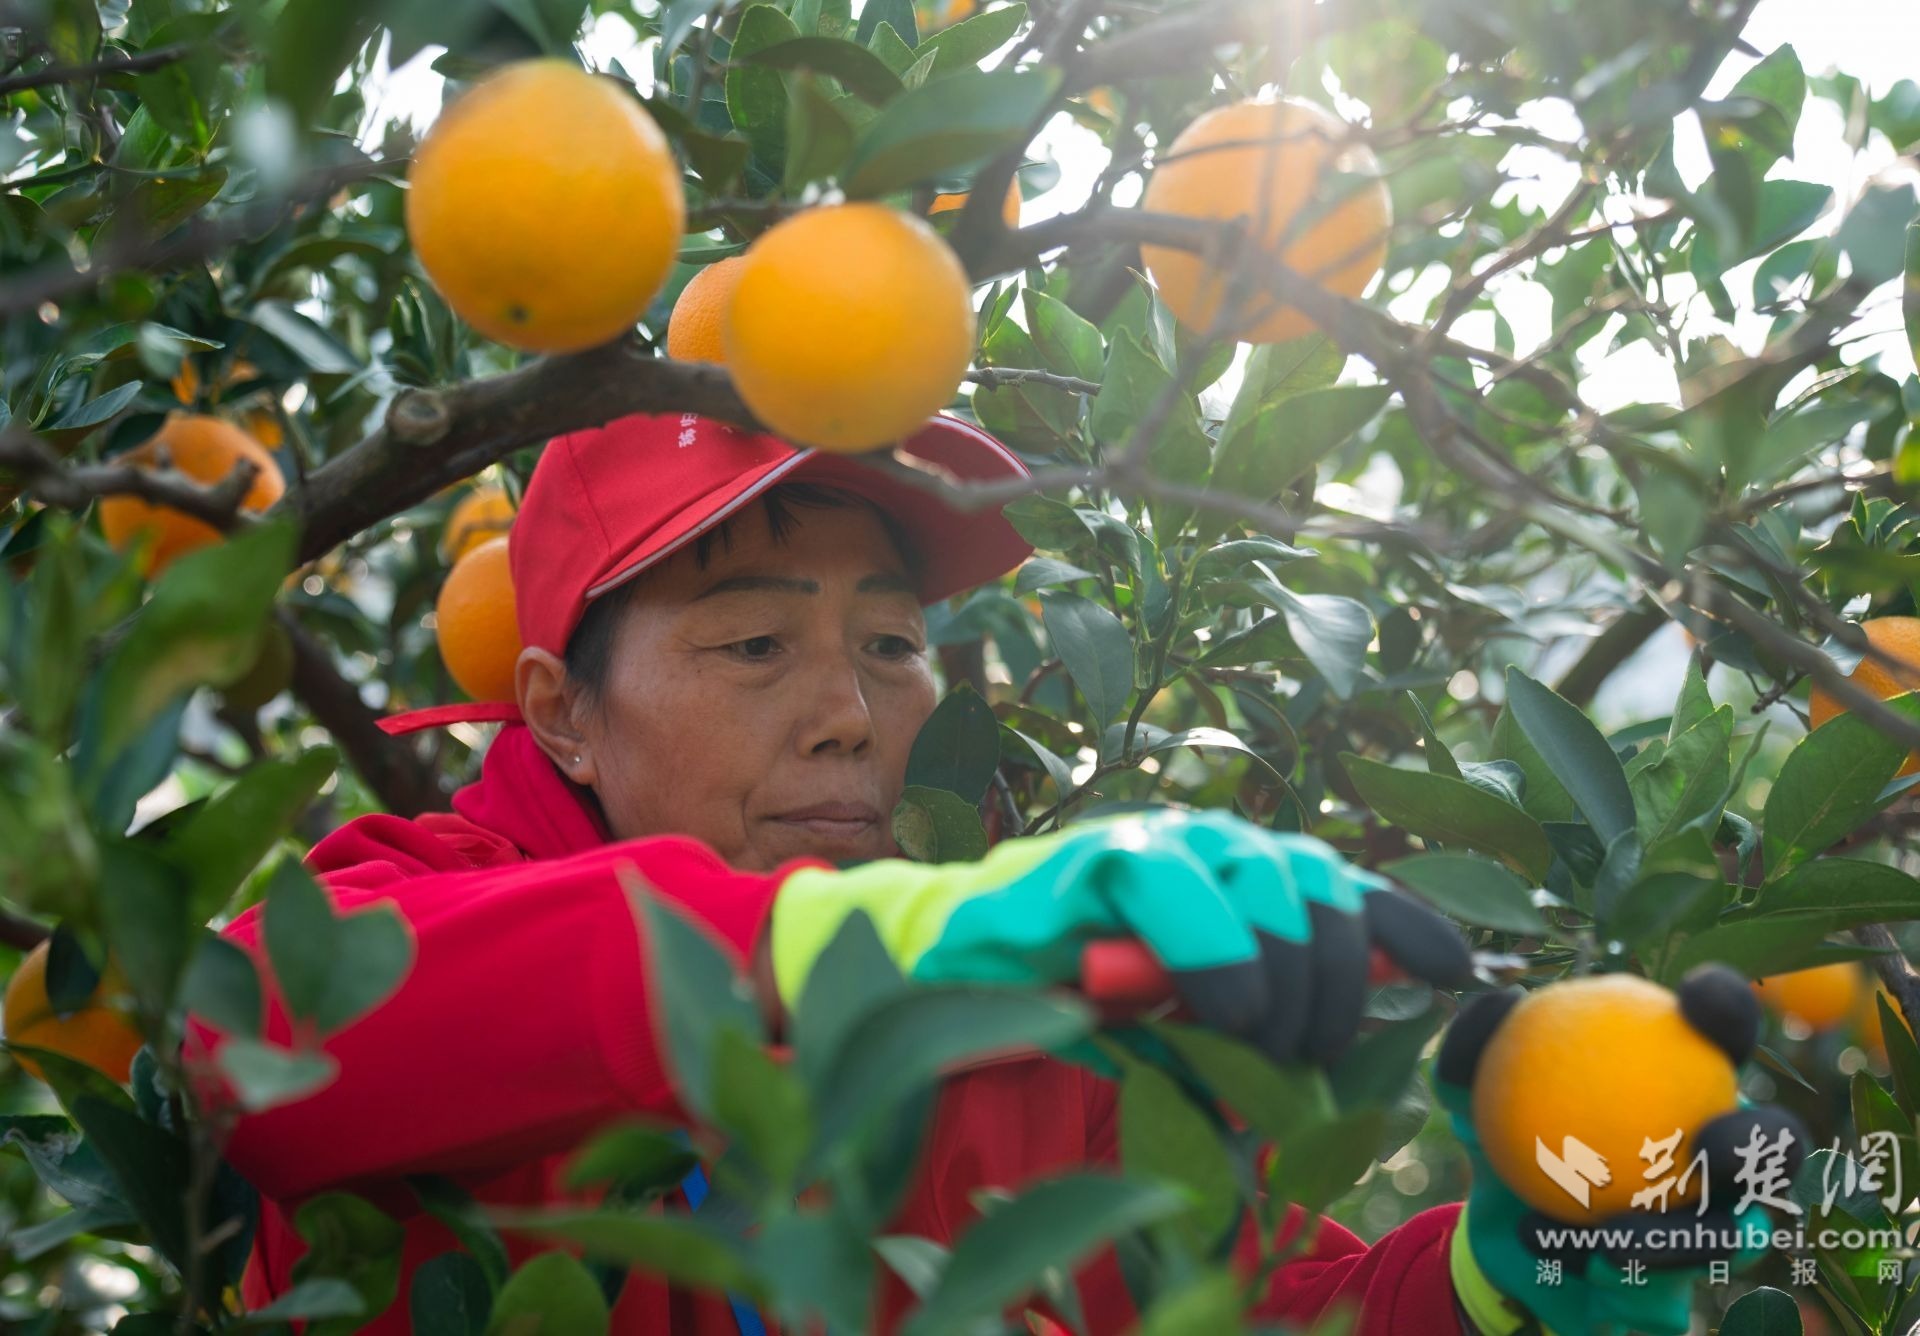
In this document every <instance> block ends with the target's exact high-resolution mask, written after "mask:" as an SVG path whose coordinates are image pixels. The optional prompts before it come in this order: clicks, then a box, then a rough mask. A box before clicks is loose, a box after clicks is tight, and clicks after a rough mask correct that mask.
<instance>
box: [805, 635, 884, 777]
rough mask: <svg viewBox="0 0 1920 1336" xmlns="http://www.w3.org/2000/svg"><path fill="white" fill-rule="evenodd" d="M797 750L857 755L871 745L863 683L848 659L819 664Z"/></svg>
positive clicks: (870, 715) (870, 723)
mask: <svg viewBox="0 0 1920 1336" xmlns="http://www.w3.org/2000/svg"><path fill="white" fill-rule="evenodd" d="M810 695H811V699H810V701H809V704H808V709H807V714H806V719H805V722H804V724H803V725H802V736H801V750H802V751H804V752H806V753H807V754H808V755H813V754H815V753H820V752H836V751H837V752H845V753H848V754H850V755H851V754H857V753H859V752H861V751H862V750H864V749H866V748H869V747H871V746H872V745H873V711H872V709H871V708H870V707H869V706H868V703H867V690H866V683H865V682H864V681H863V680H862V679H861V676H860V670H859V668H858V666H857V665H856V664H855V662H854V660H853V659H852V657H851V656H847V657H836V658H833V659H831V660H830V661H828V662H826V663H824V664H822V666H821V668H820V671H819V673H818V674H817V675H816V676H815V678H814V680H813V682H812V684H811V691H810Z"/></svg>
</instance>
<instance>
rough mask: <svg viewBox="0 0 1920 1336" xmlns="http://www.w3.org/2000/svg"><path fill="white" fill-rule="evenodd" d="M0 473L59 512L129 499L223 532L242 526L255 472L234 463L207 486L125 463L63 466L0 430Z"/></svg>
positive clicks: (48, 452) (19, 435) (36, 442)
mask: <svg viewBox="0 0 1920 1336" xmlns="http://www.w3.org/2000/svg"><path fill="white" fill-rule="evenodd" d="M0 471H5V472H7V473H10V474H12V475H14V478H15V479H16V480H18V481H19V482H21V483H23V484H24V485H25V491H26V493H27V495H29V496H32V497H34V498H35V499H37V500H39V501H43V502H45V503H46V504H47V505H50V506H58V507H60V508H61V509H62V510H84V509H85V508H86V507H87V506H89V505H91V504H92V503H93V501H94V500H95V499H96V498H97V497H102V496H117V495H130V496H137V497H139V498H140V499H141V500H142V501H146V502H148V503H149V504H151V505H156V506H167V507H169V508H171V509H174V510H178V511H180V512H181V513H183V514H186V515H191V516H192V517H193V518H194V519H197V520H203V521H205V522H206V523H208V524H211V525H212V526H213V527H214V528H216V529H220V530H222V531H223V532H224V531H230V530H232V529H235V528H238V527H240V526H242V525H243V524H245V523H247V522H248V521H247V520H246V519H245V517H244V516H242V515H241V514H240V502H241V500H242V499H243V498H245V496H246V494H247V489H248V488H250V487H252V486H253V479H254V475H255V474H257V473H258V472H259V469H258V468H256V467H255V466H254V464H253V463H252V462H251V461H249V460H245V459H242V460H239V461H237V462H236V463H235V464H234V467H233V471H232V472H231V473H229V474H228V475H227V476H226V477H225V478H223V479H221V480H220V481H219V482H217V483H215V484H213V485H212V486H210V487H209V486H203V485H201V484H200V483H197V482H195V481H194V480H193V479H191V478H189V477H188V476H187V475H186V474H184V473H177V472H174V471H172V470H167V471H164V472H162V471H155V470H150V469H142V468H133V467H131V466H128V465H125V464H78V465H73V466H71V467H69V466H68V465H67V464H66V463H65V462H64V461H63V460H62V459H61V457H60V455H59V454H58V453H57V452H55V451H54V450H53V449H52V448H51V447H50V446H48V445H47V444H46V443H45V442H44V441H42V440H40V439H39V438H38V437H36V436H33V435H31V434H29V433H27V432H24V431H20V430H17V429H14V428H8V429H7V430H5V431H0ZM0 495H3V493H0Z"/></svg>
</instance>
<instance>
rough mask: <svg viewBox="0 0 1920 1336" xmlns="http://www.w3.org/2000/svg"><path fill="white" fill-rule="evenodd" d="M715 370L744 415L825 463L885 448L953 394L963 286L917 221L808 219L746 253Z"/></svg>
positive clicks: (867, 214)
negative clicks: (722, 367)
mask: <svg viewBox="0 0 1920 1336" xmlns="http://www.w3.org/2000/svg"><path fill="white" fill-rule="evenodd" d="M745 260H746V262H745V264H744V265H742V267H741V270H740V276H739V279H738V282H737V285H736V287H735V289H734V296H733V304H732V306H730V307H729V308H728V311H727V320H726V354H727V356H726V360H727V366H728V369H730V370H731V371H732V372H733V383H734V388H735V389H737V390H738V391H739V392H740V397H741V398H742V399H743V400H745V401H746V405H747V407H748V408H750V409H752V410H753V415H754V416H755V417H757V418H759V419H760V421H761V422H763V423H765V424H766V425H767V427H768V428H769V429H770V430H772V431H773V432H775V433H776V434H777V435H780V436H783V437H785V438H786V439H787V440H789V441H792V442H793V443H795V444H797V445H809V446H814V447H816V448H817V449H820V450H826V451H830V452H833V453H837V454H852V453H856V452H859V451H862V450H873V449H878V448H879V447H881V446H885V445H891V444H893V443H894V442H895V441H898V440H900V439H901V438H902V437H905V436H908V435H911V434H912V433H913V432H914V431H916V430H918V429H919V427H920V426H921V424H922V423H924V422H925V421H926V420H927V419H928V418H929V417H931V416H933V414H934V413H936V412H938V411H939V410H940V409H941V408H943V407H944V406H946V404H948V403H949V402H950V401H951V400H952V399H953V396H954V394H955V393H956V392H957V391H958V390H959V388H960V380H961V378H962V377H963V376H965V375H966V373H967V362H968V360H969V359H970V358H971V357H972V356H973V285H972V283H971V282H970V281H969V280H968V278H967V271H966V270H965V269H964V268H962V267H961V264H960V259H959V257H958V256H956V255H955V254H954V253H953V251H952V249H951V248H950V247H949V246H948V245H947V243H946V242H945V241H943V240H941V239H940V236H939V234H938V233H936V232H935V231H934V230H933V228H931V227H930V226H928V225H927V223H926V221H925V220H924V219H920V218H915V217H913V216H912V215H910V214H905V213H900V212H898V211H896V210H893V209H889V208H887V207H886V206H884V205H880V204H833V205H828V206H827V207H825V208H819V209H809V210H807V211H806V212H805V213H800V214H795V215H794V216H793V217H791V218H789V219H787V220H786V221H785V222H782V223H780V224H779V225H778V226H776V227H773V228H771V229H770V230H768V231H767V232H765V233H764V234H762V235H761V237H760V238H759V239H758V240H757V241H755V242H754V243H753V245H752V247H751V248H750V249H749V250H748V251H747V254H746V257H745Z"/></svg>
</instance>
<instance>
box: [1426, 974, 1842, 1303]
mask: <svg viewBox="0 0 1920 1336" xmlns="http://www.w3.org/2000/svg"><path fill="white" fill-rule="evenodd" d="M1676 991H1677V993H1678V995H1679V998H1680V1004H1681V1009H1682V1012H1683V1013H1684V1014H1686V1015H1687V1016H1688V1018H1689V1019H1694V1018H1695V1017H1696V1016H1702V1015H1710V1016H1711V1017H1712V1020H1711V1022H1710V1023H1709V1024H1708V1025H1705V1026H1702V1025H1701V1024H1700V1023H1699V1022H1698V1021H1696V1028H1701V1029H1702V1030H1703V1032H1705V1031H1706V1030H1709V1029H1710V1030H1711V1033H1709V1034H1708V1036H1707V1037H1708V1038H1710V1039H1712V1040H1713V1041H1714V1042H1715V1043H1716V1044H1718V1045H1720V1046H1721V1047H1722V1048H1723V1049H1724V1050H1725V1051H1726V1052H1727V1054H1728V1056H1729V1057H1730V1058H1732V1060H1733V1062H1734V1064H1735V1065H1736V1066H1737V1065H1739V1064H1740V1063H1741V1062H1743V1061H1745V1060H1746V1057H1747V1055H1748V1054H1749V1053H1750V1052H1751V1050H1752V1047H1753V1044H1754V1041H1755V1039H1756V1037H1757V1035H1758V1031H1759V1023H1760V1018H1759V1008H1758V1003H1757V1002H1755V1001H1754V999H1753V994H1752V991H1751V989H1749V988H1748V987H1747V983H1746V981H1745V980H1744V979H1742V978H1740V977H1739V976H1738V975H1735V974H1734V973H1733V972H1732V971H1730V970H1727V969H1725V968H1724V967H1721V966H1716V965H1708V966H1701V967H1700V968H1698V969H1696V970H1694V971H1693V972H1691V973H1690V974H1689V975H1688V976H1687V977H1686V979H1685V980H1683V981H1682V982H1681V984H1680V987H1679V988H1678V989H1677V990H1676ZM1519 996H1520V995H1519V994H1518V993H1517V992H1515V991H1507V992H1501V993H1483V994H1480V995H1478V996H1476V997H1475V998H1473V999H1472V1000H1471V1001H1470V1002H1468V1003H1467V1004H1466V1005H1465V1006H1463V1007H1462V1008H1461V1009H1460V1014H1459V1015H1458V1016H1456V1017H1455V1018H1454V1021H1453V1025H1452V1027H1451V1028H1450V1029H1449V1030H1448V1033H1447V1037H1446V1040H1445V1041H1444V1042H1443V1043H1442V1045H1441V1048H1440V1054H1439V1057H1438V1058H1437V1059H1436V1061H1435V1063H1434V1072H1433V1089H1434V1093H1435V1095H1436V1096H1437V1097H1438V1099H1439V1101H1440V1105H1441V1107H1442V1108H1444V1109H1445V1110H1446V1111H1447V1115H1448V1118H1449V1120H1450V1122H1451V1123H1452V1127H1453V1133H1454V1135H1455V1136H1456V1137H1458V1138H1459V1140H1460V1144H1461V1145H1462V1146H1463V1147H1465V1148H1466V1152H1467V1158H1468V1160H1469V1162H1470V1163H1471V1165H1472V1167H1473V1184H1472V1187H1471V1188H1470V1189H1469V1191H1468V1193H1467V1201H1466V1207H1465V1209H1464V1210H1463V1211H1462V1212H1461V1214H1460V1218H1459V1221H1458V1223H1456V1225H1455V1226H1454V1235H1453V1248H1452V1256H1451V1267H1452V1275H1453V1286H1454V1293H1455V1294H1456V1296H1457V1297H1458V1298H1459V1300H1460V1306H1461V1309H1462V1311H1463V1312H1464V1313H1465V1314H1466V1315H1467V1317H1468V1318H1469V1319H1470V1320H1471V1321H1472V1323H1473V1324H1474V1326H1475V1327H1477V1328H1478V1329H1479V1330H1480V1331H1481V1332H1482V1333H1484V1334H1485V1336H1508V1334H1509V1333H1513V1332H1519V1331H1523V1330H1531V1329H1534V1328H1535V1327H1536V1326H1537V1327H1538V1328H1539V1329H1542V1330H1544V1331H1545V1332H1546V1333H1547V1334H1548V1336H1609V1334H1610V1333H1616V1332H1629V1331H1632V1332H1646V1333H1650V1336H1680V1333H1683V1332H1685V1331H1687V1330H1688V1327H1689V1324H1690V1320H1691V1315H1692V1307H1693V1290H1694V1285H1695V1283H1696V1282H1697V1281H1699V1280H1701V1279H1703V1278H1704V1277H1705V1275H1706V1268H1707V1264H1708V1263H1709V1262H1712V1261H1718V1260H1726V1261H1728V1262H1729V1263H1730V1265H1731V1267H1732V1268H1733V1269H1739V1268H1741V1267H1744V1266H1747V1265H1749V1264H1751V1263H1752V1262H1754V1261H1756V1260H1758V1259H1759V1258H1760V1257H1761V1256H1763V1255H1765V1253H1766V1251H1767V1249H1768V1247H1769V1246H1770V1239H1771V1231H1772V1222H1771V1220H1770V1218H1769V1216H1768V1214H1767V1212H1766V1211H1765V1210H1764V1209H1763V1208H1761V1207H1760V1206H1758V1205H1755V1204H1751V1203H1749V1204H1747V1205H1746V1206H1744V1207H1742V1208H1741V1209H1740V1210H1739V1211H1737V1212H1734V1211H1729V1210H1728V1209H1727V1208H1726V1207H1724V1206H1721V1207H1710V1209H1709V1210H1708V1211H1707V1212H1706V1213H1705V1214H1704V1215H1703V1216H1700V1217H1698V1221H1697V1223H1699V1224H1702V1225H1706V1226H1710V1227H1711V1228H1712V1230H1713V1231H1714V1233H1715V1235H1716V1236H1720V1237H1727V1238H1737V1239H1738V1240H1739V1242H1738V1244H1737V1246H1735V1247H1733V1248H1732V1249H1730V1250H1729V1249H1728V1248H1725V1247H1711V1246H1710V1247H1706V1248H1696V1249H1691V1250H1684V1251H1683V1250H1681V1249H1678V1248H1673V1247H1666V1248H1654V1247H1648V1246H1641V1245H1640V1244H1638V1243H1636V1242H1633V1241H1630V1240H1633V1239H1634V1238H1635V1236H1636V1235H1639V1234H1640V1233H1641V1232H1642V1231H1644V1230H1646V1229H1648V1228H1650V1227H1658V1226H1661V1225H1662V1222H1665V1224H1666V1226H1668V1227H1670V1226H1671V1225H1672V1224H1673V1221H1671V1220H1669V1219H1667V1217H1663V1216H1661V1215H1658V1214H1656V1213H1653V1212H1650V1211H1639V1210H1634V1211H1626V1212H1623V1213H1621V1214H1619V1215H1616V1216H1612V1217H1609V1218H1608V1219H1606V1220H1605V1221H1602V1222H1599V1223H1598V1224H1597V1225H1596V1226H1595V1228H1607V1229H1610V1230H1612V1231H1614V1232H1615V1234H1616V1238H1618V1239H1620V1240H1621V1241H1620V1242H1617V1243H1612V1244H1608V1245H1606V1246H1603V1247H1600V1248H1574V1247H1571V1246H1569V1245H1567V1244H1564V1243H1551V1242H1550V1240H1551V1239H1552V1237H1553V1236H1552V1235H1551V1234H1548V1235H1545V1236H1544V1237H1543V1233H1542V1231H1545V1230H1559V1229H1562V1228H1565V1226H1564V1225H1563V1224H1562V1223H1561V1222H1559V1221H1555V1220H1550V1219H1548V1218H1547V1217H1546V1216H1544V1215H1542V1214H1541V1213H1540V1212H1538V1211H1536V1210H1534V1209H1533V1207H1531V1206H1529V1205H1528V1204H1527V1203H1526V1202H1524V1201H1522V1200H1521V1199H1520V1198H1519V1197H1518V1196H1516V1195H1514V1193H1513V1192H1512V1190H1511V1189H1509V1188H1508V1187H1507V1185H1506V1184H1505V1183H1504V1182H1502V1181H1501V1179H1500V1177H1499V1175H1498V1174H1496V1173H1495V1172H1494V1170H1493V1167H1492V1165H1491V1164H1490V1163H1489V1162H1488V1160H1487V1157H1486V1154H1485V1153H1484V1151H1483V1150H1482V1148H1481V1145H1480V1138H1479V1134H1478V1132H1477V1130H1476V1129H1475V1127H1474V1123H1473V1078H1474V1073H1475V1070H1476V1068H1477V1067H1478V1065H1479V1060H1480V1054H1481V1053H1482V1052H1483V1051H1484V1049H1485V1047H1486V1044H1487V1041H1488V1040H1489V1039H1490V1038H1491V1037H1492V1036H1493V1034H1494V1032H1495V1031H1496V1030H1497V1029H1498V1028H1499V1026H1500V1023H1501V1021H1503V1020H1504V1019H1505V1018H1506V1015H1507V1012H1508V1011H1509V1010H1511V1008H1512V1006H1513V1005H1514V1003H1515V1002H1517V1001H1518V1000H1519ZM1594 1077H1595V1089H1596V1097H1598V1098H1604V1095H1603V1094H1600V1093H1598V1092H1600V1091H1602V1090H1603V1089H1604V1084H1605V1073H1601V1072H1596V1073H1594ZM1755 1125H1758V1126H1760V1127H1761V1129H1762V1131H1763V1132H1764V1133H1765V1134H1766V1135H1768V1136H1769V1137H1771V1136H1774V1135H1776V1134H1777V1132H1778V1130H1779V1129H1780V1128H1781V1127H1788V1128H1790V1129H1792V1130H1793V1131H1794V1133H1795V1135H1794V1136H1793V1138H1792V1141H1791V1143H1790V1144H1791V1145H1792V1146H1793V1147H1795V1148H1800V1147H1804V1146H1805V1145H1806V1134H1805V1131H1804V1129H1802V1128H1800V1127H1799V1124H1798V1121H1797V1120H1796V1119H1794V1118H1793V1116H1792V1115H1791V1114H1788V1113H1786V1112H1784V1111H1783V1110H1779V1109H1774V1108H1747V1107H1743V1108H1741V1109H1739V1110H1736V1111H1734V1112H1732V1113H1728V1114H1723V1115H1722V1116H1720V1117H1719V1118H1716V1119H1713V1120H1712V1121H1711V1122H1710V1123H1708V1124H1707V1125H1706V1126H1705V1127H1702V1128H1700V1129H1698V1130H1697V1133H1696V1137H1695V1143H1696V1144H1697V1145H1701V1146H1711V1147H1713V1148H1714V1149H1713V1150H1710V1151H1709V1161H1708V1170H1707V1172H1708V1182H1709V1185H1710V1190H1709V1196H1708V1201H1709V1203H1711V1202H1712V1201H1713V1200H1714V1198H1715V1195H1716V1194H1724V1193H1726V1192H1728V1191H1730V1190H1731V1191H1733V1192H1735V1193H1737V1188H1735V1187H1733V1186H1732V1182H1731V1179H1732V1169H1733V1167H1734V1166H1732V1165H1731V1164H1728V1163H1725V1160H1726V1159H1727V1158H1729V1157H1726V1156H1722V1155H1719V1154H1717V1151H1718V1149H1719V1148H1730V1147H1732V1146H1735V1145H1737V1144H1738V1143H1739V1142H1741V1141H1743V1140H1744V1139H1745V1138H1746V1136H1747V1135H1748V1133H1749V1130H1750V1129H1751V1128H1752V1127H1753V1126H1755ZM1796 1164H1797V1161H1796ZM1792 1167H1794V1166H1790V1167H1789V1172H1791V1169H1792ZM1685 1219H1686V1221H1687V1222H1689V1223H1694V1222H1695V1217H1694V1215H1693V1214H1692V1213H1691V1212H1689V1213H1688V1214H1687V1215H1686V1217H1685ZM1655 1237H1656V1238H1657V1237H1660V1236H1658V1235H1656V1236H1655ZM1556 1261H1557V1262H1558V1264H1559V1265H1558V1268H1557V1270H1556V1269H1555V1268H1554V1266H1553V1263H1554V1262H1556ZM1635 1261H1638V1262H1640V1263H1643V1264H1644V1265H1643V1266H1642V1267H1640V1268H1635V1270H1636V1271H1637V1272H1638V1274H1637V1275H1636V1276H1632V1277H1630V1273H1629V1271H1628V1269H1627V1268H1628V1265H1629V1264H1630V1263H1631V1262H1635Z"/></svg>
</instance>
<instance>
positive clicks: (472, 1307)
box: [407, 1251, 493, 1336]
mask: <svg viewBox="0 0 1920 1336" xmlns="http://www.w3.org/2000/svg"><path fill="white" fill-rule="evenodd" d="M492 1309H493V1291H492V1288H491V1287H490V1286H489V1285H488V1284H487V1273H486V1272H484V1271H482V1270H481V1269H480V1264H479V1263H478V1262H476V1261H474V1260H473V1258H471V1257H469V1256H467V1254H465V1253H463V1252H459V1251H454V1252H443V1253H441V1254H440V1255H439V1256H438V1257H429V1258H428V1259H427V1260H426V1261H424V1262H422V1263H421V1264H420V1267H419V1269H418V1270H416V1271H415V1272H414V1273H413V1285H412V1287H411V1288H410V1289H409V1290H408V1292H407V1314H408V1316H409V1317H410V1318H411V1319H412V1322H413V1336H484V1333H485V1332H486V1330H487V1317H488V1314H489V1313H491V1312H492Z"/></svg>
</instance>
